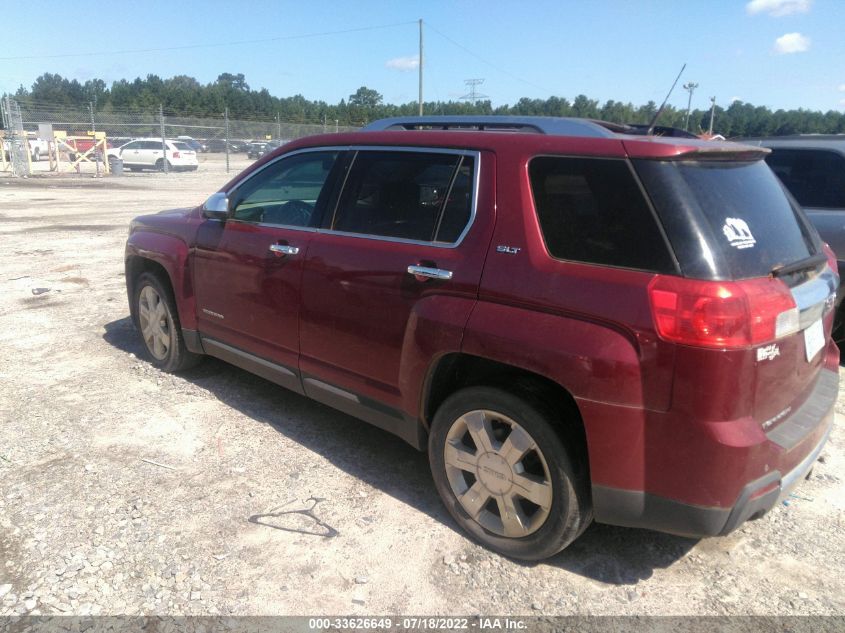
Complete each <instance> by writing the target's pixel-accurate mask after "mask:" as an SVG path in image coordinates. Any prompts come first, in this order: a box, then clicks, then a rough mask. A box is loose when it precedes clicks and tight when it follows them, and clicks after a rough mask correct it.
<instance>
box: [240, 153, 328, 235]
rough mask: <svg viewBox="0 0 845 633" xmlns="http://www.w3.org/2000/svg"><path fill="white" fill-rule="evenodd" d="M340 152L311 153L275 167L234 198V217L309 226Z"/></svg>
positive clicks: (282, 161) (243, 188)
mask: <svg viewBox="0 0 845 633" xmlns="http://www.w3.org/2000/svg"><path fill="white" fill-rule="evenodd" d="M336 158H337V152H307V153H304V154H298V155H296V156H291V157H290V158H285V159H282V160H280V161H278V162H276V163H273V164H272V165H270V166H269V167H267V168H265V169H263V170H262V171H260V172H259V173H258V174H256V175H255V176H253V177H252V178H250V179H249V180H247V181H246V182H245V183H243V184H242V185H241V186H240V187H238V189H237V191H235V193H234V195H233V197H232V203H231V204H232V217H233V218H235V219H236V220H244V221H247V222H262V223H266V224H280V225H286V226H308V225H310V224H311V218H312V216H313V215H314V209H315V208H316V207H317V203H318V201H319V199H320V194H321V193H322V192H323V185H324V184H325V182H326V179H327V178H328V176H329V172H331V169H332V167H333V166H334V163H335V159H336Z"/></svg>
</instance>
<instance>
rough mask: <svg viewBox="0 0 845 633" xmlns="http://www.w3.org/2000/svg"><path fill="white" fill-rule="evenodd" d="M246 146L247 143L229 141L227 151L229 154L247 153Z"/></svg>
mask: <svg viewBox="0 0 845 633" xmlns="http://www.w3.org/2000/svg"><path fill="white" fill-rule="evenodd" d="M248 146H249V143H247V141H242V140H230V141H229V151H230V152H237V153H241V152H245V151H247V147H248Z"/></svg>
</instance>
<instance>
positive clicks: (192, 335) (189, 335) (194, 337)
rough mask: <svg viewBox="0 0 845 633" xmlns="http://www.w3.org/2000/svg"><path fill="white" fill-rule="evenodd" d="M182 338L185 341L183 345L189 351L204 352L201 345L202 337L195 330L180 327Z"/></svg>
mask: <svg viewBox="0 0 845 633" xmlns="http://www.w3.org/2000/svg"><path fill="white" fill-rule="evenodd" d="M182 340H183V341H185V347H187V348H188V351H189V352H193V353H194V354H205V350H204V349H203V347H202V337H201V336H200V333H199V332H197V331H196V330H187V329H185V328H182Z"/></svg>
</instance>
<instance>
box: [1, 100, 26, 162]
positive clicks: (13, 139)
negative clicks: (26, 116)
mask: <svg viewBox="0 0 845 633" xmlns="http://www.w3.org/2000/svg"><path fill="white" fill-rule="evenodd" d="M0 112H2V120H3V129H4V132H5V133H4V135H3V138H2V143H0V145H2V152H0V153H1V154H2V156H0V166H2V168H3V169H4V170H6V169H8V170H10V171H11V172H12V173H14V174H15V175H16V176H29V174H30V163H29V156H28V154H27V152H28V145H27V142H26V133H25V132H24V126H23V118H22V114H21V109H20V106H19V105H18V103H17V102H16V101H15V100H14V99H12V98H11V97H4V98H3V99H2V100H0Z"/></svg>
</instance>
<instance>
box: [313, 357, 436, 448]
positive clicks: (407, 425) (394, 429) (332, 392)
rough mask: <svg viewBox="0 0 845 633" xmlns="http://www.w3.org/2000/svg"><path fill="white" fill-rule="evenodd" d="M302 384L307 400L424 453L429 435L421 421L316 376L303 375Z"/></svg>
mask: <svg viewBox="0 0 845 633" xmlns="http://www.w3.org/2000/svg"><path fill="white" fill-rule="evenodd" d="M302 383H303V385H304V387H305V395H307V396H308V397H309V398H313V399H314V400H316V401H317V402H322V403H323V404H325V405H328V406H330V407H332V408H334V409H337V410H338V411H343V412H344V413H348V414H349V415H351V416H353V417H356V418H359V419H361V420H364V421H365V422H369V423H370V424H372V425H373V426H377V427H378V428H380V429H383V430H385V431H388V432H389V433H392V434H393V435H396V436H398V437H400V438H402V439H403V440H405V441H406V442H408V444H410V445H411V446H413V447H414V448H416V449H418V450H425V448H426V445H427V444H428V434H427V432H426V430H425V428H424V427H423V424H422V422H421V421H420V420H418V419H414V418H411V417H409V416H407V415H405V414H404V413H402V412H401V411H399V410H397V409H394V408H392V407H388V406H387V405H385V404H383V403H381V402H378V401H376V400H373V399H372V398H367V397H365V396H362V395H359V394H356V393H353V392H351V391H348V390H346V389H342V388H340V387H337V386H335V385H331V384H329V383H327V382H324V381H322V380H320V379H319V378H317V377H315V376H310V375H308V374H302Z"/></svg>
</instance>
